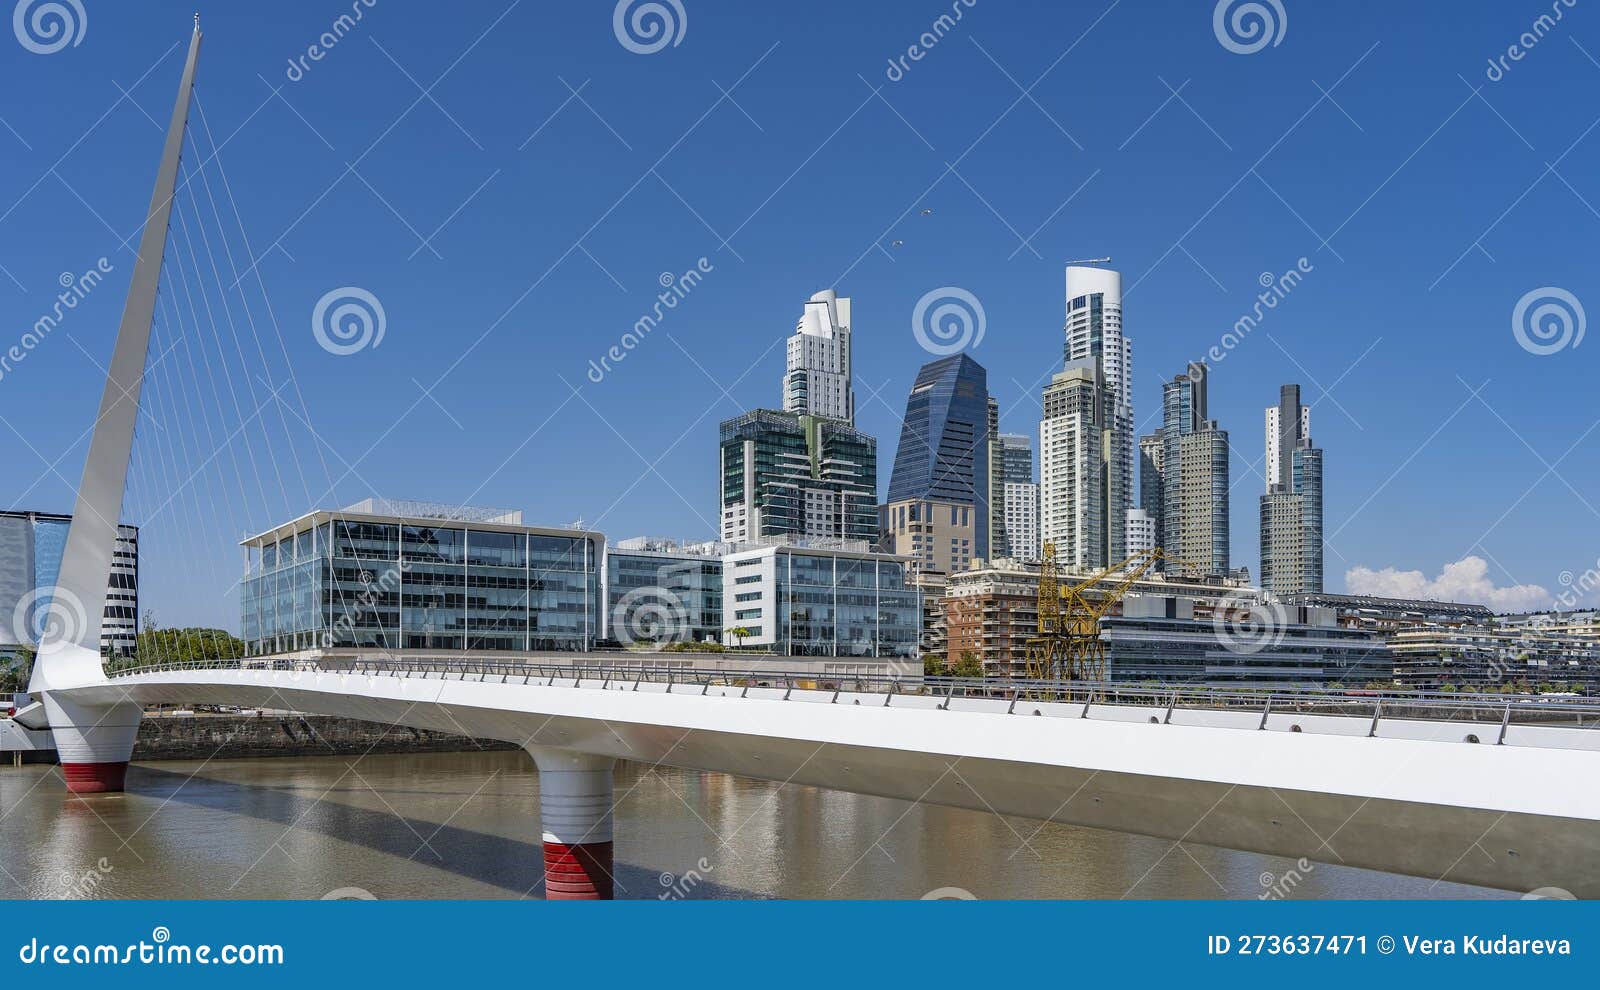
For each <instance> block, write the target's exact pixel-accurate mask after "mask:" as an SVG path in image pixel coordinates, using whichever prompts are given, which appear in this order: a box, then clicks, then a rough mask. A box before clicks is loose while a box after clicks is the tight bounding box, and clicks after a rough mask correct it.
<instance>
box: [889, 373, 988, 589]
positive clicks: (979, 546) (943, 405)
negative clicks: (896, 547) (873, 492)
mask: <svg viewBox="0 0 1600 990" xmlns="http://www.w3.org/2000/svg"><path fill="white" fill-rule="evenodd" d="M992 439H993V438H992V437H991V436H990V433H989V373H988V372H986V371H985V370H984V368H983V365H981V364H979V363H978V362H976V361H974V360H972V358H970V357H968V356H967V355H965V354H955V355H951V356H950V357H947V358H941V359H939V360H938V361H931V362H929V363H928V364H925V365H923V366H922V370H921V371H919V372H918V373H917V380H916V382H915V383H914V384H913V385H912V386H911V394H910V396H908V397H907V398H906V414H905V420H904V423H903V425H902V426H901V429H900V447H899V449H898V450H896V451H895V457H894V472H893V474H891V475H890V478H889V497H888V501H889V502H899V501H901V500H903V499H930V500H933V501H939V502H962V503H966V504H968V505H971V506H973V507H974V509H975V511H974V513H973V515H974V518H975V520H976V527H975V528H976V532H975V533H974V538H973V543H974V546H975V551H976V555H977V556H979V557H988V556H989V444H990V441H991V440H992Z"/></svg>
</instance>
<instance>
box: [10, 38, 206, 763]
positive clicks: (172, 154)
mask: <svg viewBox="0 0 1600 990" xmlns="http://www.w3.org/2000/svg"><path fill="white" fill-rule="evenodd" d="M200 39H201V34H200V19H199V17H198V16H197V17H196V18H195V25H194V34H193V35H192V36H191V37H190V39H189V54H188V57H187V58H186V59H185V61H184V65H183V78H182V79H181V80H180V81H179V83H178V96H177V99H176V101H175V102H174V104H173V107H172V122H171V123H170V124H169V125H168V126H167V136H166V142H165V144H164V145H163V147H162V152H161V164H160V166H159V167H158V168H157V169H156V183H155V189H154V191H153V192H152V193H151V194H150V210H149V212H148V213H147V214H146V215H145V222H144V233H143V234H142V235H141V237H140V239H139V255H138V259H137V260H136V262H135V263H134V268H133V280H132V282H131V283H130V284H129V286H128V300H127V302H126V304H124V306H123V310H122V320H121V323H120V324H119V325H118V327H117V342H116V347H115V350H114V351H113V352H112V356H111V364H110V366H109V368H108V370H107V373H106V385H105V391H104V392H103V393H102V395H101V397H100V409H99V413H98V415H97V416H96V417H95V424H94V431H93V435H92V437H91V439H90V441H89V456H88V459H87V460H86V461H85V463H84V466H83V480H82V482H81V483H80V484H79V486H78V498H77V502H76V504H75V506H74V508H73V512H72V525H71V527H70V528H69V529H68V532H67V543H66V547H65V549H64V550H63V552H62V556H61V571H60V574H59V576H58V577H57V579H56V586H55V588H54V589H52V603H51V614H50V615H48V616H47V618H46V622H45V624H44V629H43V631H42V634H41V636H40V642H39V651H38V654H37V656H36V657H35V659H34V664H33V674H32V676H31V678H30V680H29V683H28V689H29V691H31V692H34V693H36V694H39V695H40V696H41V697H42V698H43V701H44V706H45V712H46V714H47V715H48V716H49V719H50V727H51V731H52V732H53V733H54V735H55V741H56V749H57V752H58V753H59V754H60V758H61V770H62V774H63V775H64V776H65V777H66V781H67V789H68V790H69V791H73V792H75V793H92V792H98V791H120V790H122V786H123V778H124V775H125V773H126V771H127V768H128V759H129V758H130V757H131V755H132V753H133V742H134V736H135V735H136V734H137V732H138V728H139V717H140V714H141V711H142V709H141V708H140V706H139V705H138V704H136V703H133V702H131V701H122V702H120V703H116V704H111V705H84V704H81V703H78V702H74V701H72V700H70V699H68V698H66V697H62V696H59V695H57V694H56V691H58V690H60V689H63V688H74V687H82V686H85V685H92V684H97V683H103V682H104V681H105V679H106V675H105V668H104V667H103V666H102V664H101V659H100V626H101V622H102V620H103V618H104V614H105V602H106V584H107V576H108V575H109V574H110V573H111V562H112V555H113V553H114V551H115V547H116V542H117V524H118V522H119V521H120V520H121V518H122V501H123V495H124V494H125V492H126V489H127V485H128V464H129V458H130V457H131V455H132V453H133V434H134V427H135V425H136V424H137V422H138V419H139V396H140V393H141V390H142V387H143V385H144V375H145V363H146V359H147V358H148V355H149V350H150V329H151V325H152V322H153V320H154V317H155V307H156V291H157V288H158V286H159V285H160V280H161V266H162V261H163V258H164V255H165V253H166V245H167V227H168V224H169V223H170V221H171V219H172V203H173V197H174V196H175V194H176V191H177V180H178V164H179V159H180V157H181V156H182V153H183V137H184V131H185V128H186V127H187V126H188V121H189V100H190V97H191V95H192V94H193V92H194V77H195V68H196V65H197V63H198V62H199V59H200Z"/></svg>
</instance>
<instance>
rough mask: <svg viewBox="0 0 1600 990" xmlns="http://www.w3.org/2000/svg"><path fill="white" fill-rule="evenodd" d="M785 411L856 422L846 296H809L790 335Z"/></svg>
mask: <svg viewBox="0 0 1600 990" xmlns="http://www.w3.org/2000/svg"><path fill="white" fill-rule="evenodd" d="M783 409H784V411H785V412H791V413H797V414H799V415H802V416H826V417H828V418H829V419H842V420H844V421H845V422H846V423H849V424H850V425H852V426H854V425H855V421H856V395H855V389H854V388H853V387H852V386H851V378H850V300H849V299H848V298H845V299H841V298H840V297H839V294H838V293H837V292H835V291H834V290H833V289H824V290H822V291H821V292H818V293H817V294H816V295H814V296H812V297H811V299H810V300H809V301H808V302H807V303H806V304H805V309H804V310H802V311H801V313H800V321H799V322H798V323H797V324H796V325H795V328H794V336H792V337H790V338H789V349H788V370H787V371H785V372H784V376H783Z"/></svg>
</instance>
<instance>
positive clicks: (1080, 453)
mask: <svg viewBox="0 0 1600 990" xmlns="http://www.w3.org/2000/svg"><path fill="white" fill-rule="evenodd" d="M1103 400H1104V395H1103V390H1102V388H1101V382H1100V372H1099V366H1098V364H1097V363H1096V362H1095V361H1093V360H1091V359H1085V360H1082V361H1071V362H1068V364H1067V368H1066V370H1065V371H1061V372H1058V373H1057V374H1056V375H1054V376H1053V377H1052V378H1051V379H1050V384H1049V385H1047V386H1045V389H1044V418H1043V419H1042V420H1041V421H1040V422H1039V539H1040V541H1041V542H1042V543H1054V544H1055V545H1056V559H1057V560H1058V561H1060V562H1061V563H1062V565H1063V566H1065V567H1068V568H1071V569H1073V570H1079V571H1095V570H1099V569H1100V568H1102V567H1105V566H1106V563H1107V561H1106V551H1107V545H1106V515H1105V511H1106V499H1105V457H1104V453H1103V452H1104V437H1103V435H1102V432H1103V431H1102V429H1101V415H1102V414H1103V412H1104V411H1105V408H1106V406H1105V402H1104V401H1103ZM1118 559H1119V560H1120V559H1121V558H1118Z"/></svg>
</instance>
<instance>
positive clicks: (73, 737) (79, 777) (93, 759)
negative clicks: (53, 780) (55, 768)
mask: <svg viewBox="0 0 1600 990" xmlns="http://www.w3.org/2000/svg"><path fill="white" fill-rule="evenodd" d="M44 710H45V714H46V715H47V716H49V719H50V731H51V733H52V734H53V735H54V736H55V741H56V752H57V753H58V754H59V755H60V757H61V775H62V776H63V777H65V778H66V779H67V791H68V792H69V793H72V794H101V793H110V792H114V791H120V790H122V784H123V779H124V778H125V777H126V775H127V772H128V760H130V759H131V758H132V757H133V741H134V737H135V736H137V735H138V734H139V719H140V717H141V716H142V715H143V714H144V709H143V708H142V707H141V706H139V705H138V704H136V703H134V702H131V701H124V702H120V703H118V704H114V705H80V704H76V703H74V702H71V701H67V700H65V699H62V698H57V697H56V696H55V694H54V692H48V691H47V692H45V694H44Z"/></svg>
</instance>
